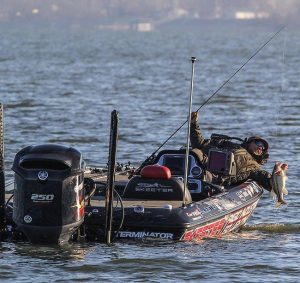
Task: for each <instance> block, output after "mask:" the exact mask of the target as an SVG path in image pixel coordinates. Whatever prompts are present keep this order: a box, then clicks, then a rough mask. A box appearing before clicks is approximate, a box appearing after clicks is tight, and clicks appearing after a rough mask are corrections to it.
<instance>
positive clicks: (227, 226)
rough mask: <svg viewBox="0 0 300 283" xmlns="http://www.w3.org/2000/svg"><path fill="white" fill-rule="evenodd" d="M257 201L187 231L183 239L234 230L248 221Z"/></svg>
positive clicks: (187, 239)
mask: <svg viewBox="0 0 300 283" xmlns="http://www.w3.org/2000/svg"><path fill="white" fill-rule="evenodd" d="M257 203H258V200H257V201H255V202H254V203H252V204H250V205H248V206H246V207H244V208H242V209H240V210H238V211H234V212H232V213H230V214H227V215H225V216H224V217H223V218H221V219H219V220H217V221H214V222H211V223H208V224H205V225H203V226H200V227H197V228H196V229H193V230H189V231H186V232H185V233H184V235H183V236H182V237H181V240H184V241H191V240H201V239H203V238H213V237H218V236H221V235H224V234H227V233H229V232H231V231H234V230H235V229H237V228H238V227H240V226H241V225H243V224H244V223H245V222H246V221H247V219H248V218H249V217H250V215H251V214H252V212H253V210H254V209H255V207H256V205H257Z"/></svg>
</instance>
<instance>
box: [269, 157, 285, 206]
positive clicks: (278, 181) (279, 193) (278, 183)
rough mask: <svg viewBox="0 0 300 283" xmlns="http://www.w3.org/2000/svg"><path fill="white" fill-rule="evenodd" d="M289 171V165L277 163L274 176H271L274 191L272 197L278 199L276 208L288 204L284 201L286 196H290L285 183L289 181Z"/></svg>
mask: <svg viewBox="0 0 300 283" xmlns="http://www.w3.org/2000/svg"><path fill="white" fill-rule="evenodd" d="M287 169H288V165H287V164H286V163H282V162H275V165H274V168H273V172H272V176H271V184H272V190H271V195H272V196H273V197H274V198H275V199H276V197H277V202H276V204H275V207H276V208H279V207H280V206H281V205H282V204H287V203H286V201H285V200H284V196H285V195H287V194H288V190H287V189H286V187H285V181H286V179H287V176H286V172H287Z"/></svg>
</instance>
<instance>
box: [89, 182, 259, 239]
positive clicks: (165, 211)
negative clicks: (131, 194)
mask: <svg viewBox="0 0 300 283" xmlns="http://www.w3.org/2000/svg"><path fill="white" fill-rule="evenodd" d="M262 193H263V189H262V188H261V187H260V186H258V185H257V184H256V183H255V182H253V181H248V182H245V183H243V184H241V185H239V186H237V187H234V188H231V189H230V190H229V191H227V192H225V193H222V194H218V195H216V196H212V197H210V198H207V199H204V200H201V201H197V202H192V203H189V204H187V205H186V206H182V204H180V202H177V206H176V203H172V202H168V201H165V202H161V201H160V202H152V203H150V204H149V203H148V202H146V201H142V200H140V201H135V202H131V203H130V204H128V205H127V206H126V204H125V207H123V209H121V208H116V209H115V210H114V230H115V237H116V238H120V239H137V238H152V239H153V238H157V239H163V240H182V241H192V240H201V239H203V238H211V237H221V236H222V235H225V234H227V233H230V232H232V231H235V230H237V229H239V227H241V226H242V225H243V224H245V223H246V221H247V220H248V219H249V217H250V216H251V214H252V212H253V211H254V209H255V207H256V206H257V203H258V201H259V199H260V197H261V195H262ZM123 202H124V203H126V200H123ZM154 206H155V207H154ZM86 210H87V212H88V213H90V214H93V215H92V217H90V218H89V219H87V220H86V222H85V224H86V226H87V227H88V229H91V230H93V229H97V227H99V224H100V226H103V225H104V221H105V212H104V208H102V207H99V206H90V207H87V208H86ZM121 222H122V225H121V226H122V227H121V229H118V226H119V224H120V223H121ZM97 233H98V236H99V229H98V232H97ZM100 234H101V232H100Z"/></svg>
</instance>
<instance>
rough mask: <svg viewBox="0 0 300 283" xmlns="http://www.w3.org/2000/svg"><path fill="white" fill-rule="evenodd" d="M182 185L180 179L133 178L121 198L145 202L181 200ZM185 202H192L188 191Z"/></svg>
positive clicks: (186, 191)
mask: <svg viewBox="0 0 300 283" xmlns="http://www.w3.org/2000/svg"><path fill="white" fill-rule="evenodd" d="M183 194H184V185H183V181H182V179H179V178H177V177H171V178H169V179H153V178H145V177H141V176H134V177H133V178H131V179H130V181H129V182H128V184H127V185H126V187H125V190H124V193H123V198H130V199H144V200H145V199H147V200H180V201H182V200H183ZM185 202H186V203H190V202H192V197H191V194H190V192H189V190H188V189H186V190H185Z"/></svg>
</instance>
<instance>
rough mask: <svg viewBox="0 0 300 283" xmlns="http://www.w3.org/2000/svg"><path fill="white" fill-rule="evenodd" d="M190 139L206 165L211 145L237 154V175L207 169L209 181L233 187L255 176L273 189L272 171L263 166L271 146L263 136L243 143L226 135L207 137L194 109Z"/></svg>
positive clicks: (254, 137) (266, 186)
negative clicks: (213, 172) (231, 139)
mask: <svg viewBox="0 0 300 283" xmlns="http://www.w3.org/2000/svg"><path fill="white" fill-rule="evenodd" d="M190 138H191V145H192V148H193V150H194V151H195V152H196V153H197V154H198V156H199V158H200V160H201V161H202V162H203V163H204V164H207V162H208V152H209V149H211V148H219V149H227V150H230V151H231V152H232V153H233V155H234V161H235V165H236V174H235V175H233V176H224V175H220V174H218V175H216V174H212V173H210V172H208V174H207V179H208V181H211V182H213V183H215V184H217V185H223V186H230V185H234V184H239V183H242V182H244V181H246V180H247V179H252V180H254V181H256V182H257V183H258V184H259V185H261V186H262V187H263V188H265V189H266V190H268V191H271V190H272V181H271V174H270V173H269V172H267V171H266V170H263V169H261V165H263V164H264V163H266V162H267V160H268V157H269V154H268V148H269V145H268V142H267V141H266V140H264V139H263V138H261V137H258V136H252V137H250V138H248V139H245V140H244V141H243V142H242V143H241V144H239V143H233V142H231V141H229V139H226V138H225V136H224V138H222V137H221V138H217V139H204V137H203V136H202V133H201V130H200V128H199V124H198V112H192V115H191V133H190ZM278 170H279V168H278Z"/></svg>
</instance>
